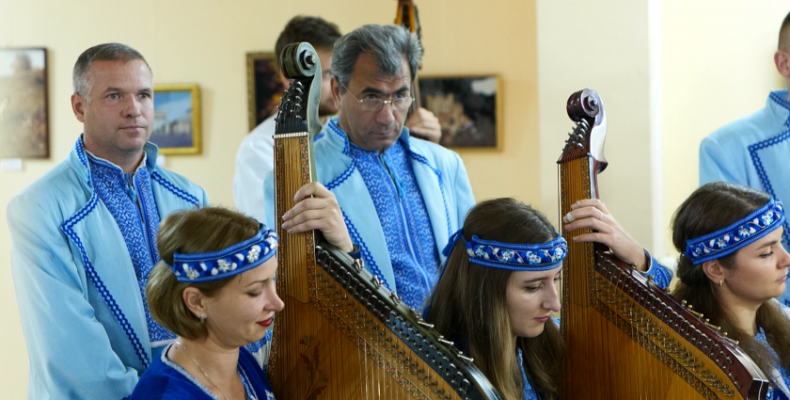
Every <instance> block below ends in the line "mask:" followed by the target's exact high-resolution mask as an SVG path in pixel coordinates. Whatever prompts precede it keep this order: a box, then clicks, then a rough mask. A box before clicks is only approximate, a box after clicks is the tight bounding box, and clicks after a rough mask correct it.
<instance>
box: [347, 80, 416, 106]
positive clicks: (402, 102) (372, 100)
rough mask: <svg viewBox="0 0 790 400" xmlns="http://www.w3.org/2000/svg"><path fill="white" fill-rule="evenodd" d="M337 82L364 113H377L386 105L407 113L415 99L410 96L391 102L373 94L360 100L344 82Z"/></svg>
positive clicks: (394, 99) (397, 98)
mask: <svg viewBox="0 0 790 400" xmlns="http://www.w3.org/2000/svg"><path fill="white" fill-rule="evenodd" d="M335 79H337V78H335ZM337 81H338V82H339V83H340V84H341V85H342V86H343V87H344V88H345V89H346V93H348V94H349V95H350V96H351V97H353V98H354V100H356V101H357V103H359V104H360V106H361V107H362V111H370V112H377V111H379V110H381V108H382V107H384V105H385V104H389V105H391V106H392V109H393V110H395V111H406V110H408V109H409V106H411V102H412V101H414V99H413V98H412V97H411V96H408V95H407V96H406V97H395V98H393V99H390V100H383V99H380V98H378V97H375V95H372V94H371V95H367V97H365V98H364V99H362V100H360V99H358V98H357V96H354V95H353V94H351V91H350V90H348V87H346V85H344V84H343V82H340V79H337ZM394 96H400V94H395V95H393V97H394Z"/></svg>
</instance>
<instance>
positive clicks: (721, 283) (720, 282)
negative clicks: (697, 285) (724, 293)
mask: <svg viewBox="0 0 790 400" xmlns="http://www.w3.org/2000/svg"><path fill="white" fill-rule="evenodd" d="M723 284H724V279H722V280H720V281H719V287H721V285H723Z"/></svg>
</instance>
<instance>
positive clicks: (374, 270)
mask: <svg viewBox="0 0 790 400" xmlns="http://www.w3.org/2000/svg"><path fill="white" fill-rule="evenodd" d="M340 212H342V213H343V221H344V222H345V223H346V227H347V228H348V234H349V235H350V236H351V242H352V243H355V244H356V245H357V246H359V251H360V252H361V253H362V260H363V261H364V262H365V269H367V270H368V271H370V273H371V274H373V275H376V276H378V277H379V280H381V282H382V283H384V287H386V288H387V289H388V290H390V291H392V288H391V287H390V285H389V283H388V282H387V280H386V279H384V274H382V273H381V269H380V268H379V266H378V264H376V260H374V259H373V255H372V254H370V249H368V246H367V245H366V244H365V241H364V240H362V237H361V236H360V235H359V231H357V228H356V227H355V226H354V224H353V223H351V220H350V219H348V215H346V213H345V211H343V210H342V209H341V210H340Z"/></svg>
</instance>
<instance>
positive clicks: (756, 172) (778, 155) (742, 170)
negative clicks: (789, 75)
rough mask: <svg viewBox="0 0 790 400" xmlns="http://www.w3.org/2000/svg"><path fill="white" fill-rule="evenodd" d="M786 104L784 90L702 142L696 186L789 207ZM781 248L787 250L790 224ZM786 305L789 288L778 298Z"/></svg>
mask: <svg viewBox="0 0 790 400" xmlns="http://www.w3.org/2000/svg"><path fill="white" fill-rule="evenodd" d="M789 155H790V103H789V102H788V101H787V90H776V91H773V92H771V94H770V95H769V96H768V101H767V103H766V106H765V108H763V109H762V110H760V111H758V112H756V113H754V114H752V115H750V116H748V117H745V118H742V119H740V120H737V121H735V122H733V123H731V124H729V125H726V126H724V127H722V128H720V129H719V130H717V131H716V132H713V134H711V135H710V136H708V137H706V138H705V139H703V140H702V143H701V144H700V148H699V183H700V185H704V184H706V183H708V182H714V181H727V182H733V183H737V184H740V185H745V186H750V187H752V188H755V189H757V190H762V191H764V192H766V193H769V194H771V195H773V196H774V198H776V199H777V200H779V201H782V202H783V203H785V204H790V156H789ZM782 244H783V245H784V246H785V248H786V249H790V222H785V224H784V236H783V237H782ZM779 301H781V302H782V304H784V305H790V285H788V286H787V290H786V291H785V293H784V295H783V296H782V297H780V298H779Z"/></svg>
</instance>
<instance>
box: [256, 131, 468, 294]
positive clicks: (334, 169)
mask: <svg viewBox="0 0 790 400" xmlns="http://www.w3.org/2000/svg"><path fill="white" fill-rule="evenodd" d="M323 132H324V133H325V137H324V138H322V139H320V140H318V141H316V142H315V159H316V172H317V174H318V181H319V182H321V183H322V184H323V185H324V186H326V187H327V188H328V189H329V190H331V191H332V193H334V194H335V196H336V197H337V201H338V203H339V204H340V208H341V210H342V211H343V217H344V219H345V222H346V225H347V226H348V231H349V234H350V235H351V240H352V241H353V242H354V243H355V244H357V245H358V246H359V248H360V250H361V252H362V258H363V260H364V262H365V268H366V269H367V270H368V271H370V272H371V273H372V274H375V275H378V276H379V278H380V279H381V280H382V281H383V282H384V284H385V285H386V286H387V288H389V289H390V290H393V291H396V292H398V293H400V292H401V290H405V291H406V292H408V291H409V288H408V287H406V288H404V287H401V286H399V284H398V279H397V278H396V272H395V268H397V267H398V265H399V262H398V261H395V262H393V260H394V258H393V256H392V254H390V251H389V248H388V244H389V243H392V242H400V243H406V242H403V241H401V239H402V238H393V237H392V235H403V234H406V233H403V232H404V231H401V232H398V231H397V230H389V229H385V227H384V226H382V223H381V221H382V217H384V218H387V217H388V216H397V215H398V214H396V213H394V212H393V213H392V214H391V215H390V214H388V215H379V213H378V210H379V208H380V207H381V206H379V208H377V206H376V199H374V197H375V196H379V195H381V193H376V192H375V191H374V192H371V191H370V189H369V185H368V182H366V181H365V174H363V173H362V172H361V171H360V170H361V169H364V168H365V166H361V165H360V164H358V163H359V162H360V161H357V160H358V157H354V156H353V155H352V154H351V152H352V151H351V143H350V142H349V140H348V136H347V135H346V133H345V132H343V130H342V129H340V128H339V127H338V126H337V117H334V118H332V119H331V120H330V122H329V123H328V124H327V125H326V126H325V127H324V131H323ZM398 143H399V144H398V146H400V148H401V149H402V151H403V154H404V157H405V159H406V160H408V161H407V162H408V164H409V165H410V166H411V168H412V171H413V174H414V181H415V182H416V186H417V188H418V189H419V191H417V190H412V191H411V192H408V191H407V189H406V188H405V187H401V189H402V193H406V194H407V195H409V196H416V195H417V193H419V194H420V195H421V196H422V201H423V203H424V205H425V210H426V211H427V215H428V220H429V221H430V225H428V224H427V223H424V222H423V223H421V226H420V227H417V228H414V229H412V228H410V229H409V231H408V232H409V233H408V234H409V235H414V236H410V237H409V238H407V239H410V241H411V243H414V241H415V240H419V238H420V237H422V234H416V235H415V234H414V233H413V232H416V231H422V230H428V229H429V230H430V232H432V233H433V244H432V246H434V247H435V251H436V254H438V257H439V262H440V263H443V262H444V256H443V255H441V250H442V248H443V247H444V246H445V245H446V244H447V242H448V241H449V240H450V236H451V235H452V234H453V233H454V232H455V231H456V230H458V229H459V227H461V226H462V225H463V222H464V219H465V218H466V214H467V213H468V212H469V209H471V208H472V206H474V205H475V200H474V195H473V194H472V187H471V185H470V183H469V177H468V176H467V175H466V169H465V168H464V164H463V162H462V161H461V158H460V157H459V156H458V154H456V153H455V152H453V151H450V150H447V149H445V148H443V147H441V146H439V145H436V144H434V143H430V142H427V141H425V140H421V139H417V138H410V136H409V130H408V129H407V128H405V127H404V128H403V131H402V132H401V135H400V138H399V139H398ZM396 151H398V150H396ZM394 155H395V154H393V156H394ZM395 158H397V157H395ZM388 160H389V158H388ZM390 166H392V165H390ZM379 172H380V171H379ZM399 176H403V175H399ZM400 182H401V183H403V180H401V181H400ZM394 184H395V183H394V181H393V185H394ZM378 187H379V188H382V187H385V186H384V185H381V186H378ZM264 188H265V189H264V190H265V193H264V199H265V204H266V205H267V207H268V208H267V210H266V217H267V220H266V224H267V225H269V226H275V225H274V218H273V216H274V207H273V204H274V200H273V199H274V190H273V188H274V185H273V180H272V174H271V173H270V174H269V175H268V178H267V179H265V180H264ZM389 189H390V191H389V193H388V194H387V196H391V195H392V194H393V193H396V191H397V189H396V188H394V186H392V187H390V188H389ZM391 207H393V208H394V207H398V204H392V205H391ZM283 212H284V210H283ZM417 219H419V217H418V218H412V221H415V220H417ZM407 221H408V219H407ZM408 223H411V222H408ZM388 236H390V237H389V240H388ZM393 239H394V240H393ZM426 252H427V251H426ZM401 254H402V253H401ZM415 254H417V252H415ZM427 258H430V257H427ZM414 259H416V260H419V259H420V256H419V255H417V256H415V257H414ZM436 271H438V269H437V270H436ZM428 273H430V274H436V273H437V272H431V271H428ZM423 279H424V278H422V277H419V280H420V281H423ZM436 279H437V278H436V277H435V276H434V278H433V283H434V284H435V281H436ZM420 285H424V283H422V282H420V283H417V284H415V286H420ZM431 289H432V288H431ZM414 292H415V293H416V291H414ZM424 296H427V293H424V294H422V293H418V296H413V297H412V298H411V299H410V300H409V301H410V303H407V304H410V305H413V306H415V307H416V308H421V307H422V305H423V302H424V300H425V297H424ZM420 297H421V298H420Z"/></svg>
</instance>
